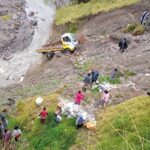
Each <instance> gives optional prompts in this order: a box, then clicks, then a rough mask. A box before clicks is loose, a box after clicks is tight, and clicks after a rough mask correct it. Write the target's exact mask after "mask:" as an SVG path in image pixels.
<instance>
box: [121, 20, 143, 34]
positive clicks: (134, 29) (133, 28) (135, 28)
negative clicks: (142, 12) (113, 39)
mask: <svg viewBox="0 0 150 150" xmlns="http://www.w3.org/2000/svg"><path fill="white" fill-rule="evenodd" d="M144 30H145V29H144V26H143V25H140V24H138V23H130V24H128V25H127V27H125V28H124V29H123V31H124V32H125V33H131V34H132V35H141V34H143V33H144Z"/></svg>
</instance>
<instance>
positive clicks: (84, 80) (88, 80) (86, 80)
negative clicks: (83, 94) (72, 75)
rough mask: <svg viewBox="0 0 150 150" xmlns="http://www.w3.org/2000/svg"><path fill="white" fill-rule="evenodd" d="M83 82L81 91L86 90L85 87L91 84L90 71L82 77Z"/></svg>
mask: <svg viewBox="0 0 150 150" xmlns="http://www.w3.org/2000/svg"><path fill="white" fill-rule="evenodd" d="M83 82H84V87H83V88H82V90H83V91H86V89H87V88H88V87H90V86H91V83H92V80H91V73H88V74H87V75H86V76H85V77H84V79H83Z"/></svg>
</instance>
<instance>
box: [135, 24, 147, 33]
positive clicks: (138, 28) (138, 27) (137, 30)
mask: <svg viewBox="0 0 150 150" xmlns="http://www.w3.org/2000/svg"><path fill="white" fill-rule="evenodd" d="M144 30H145V29H144V26H143V25H138V26H137V27H136V28H135V29H134V30H133V33H132V34H133V35H141V34H143V33H144Z"/></svg>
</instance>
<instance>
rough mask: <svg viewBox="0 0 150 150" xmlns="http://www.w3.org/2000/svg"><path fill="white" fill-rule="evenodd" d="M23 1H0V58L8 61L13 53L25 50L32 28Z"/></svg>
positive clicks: (30, 37) (29, 40)
mask: <svg viewBox="0 0 150 150" xmlns="http://www.w3.org/2000/svg"><path fill="white" fill-rule="evenodd" d="M25 5H26V2H25V0H11V2H10V0H0V17H2V16H6V18H7V19H6V20H5V19H0V37H1V38H0V54H1V55H0V57H1V58H3V59H6V60H7V59H9V58H10V57H11V55H12V54H13V53H16V52H20V51H23V50H24V49H26V48H27V47H28V46H29V44H30V42H31V40H32V36H33V34H34V28H33V26H32V25H31V23H30V21H29V20H28V17H27V15H26V12H25Z"/></svg>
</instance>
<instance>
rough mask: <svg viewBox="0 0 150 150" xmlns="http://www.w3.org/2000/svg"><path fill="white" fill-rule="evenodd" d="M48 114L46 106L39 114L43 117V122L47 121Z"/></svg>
mask: <svg viewBox="0 0 150 150" xmlns="http://www.w3.org/2000/svg"><path fill="white" fill-rule="evenodd" d="M47 115H48V112H47V111H46V107H44V108H43V110H42V111H41V112H40V114H39V116H40V118H41V124H44V123H45V120H46V117H47Z"/></svg>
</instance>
